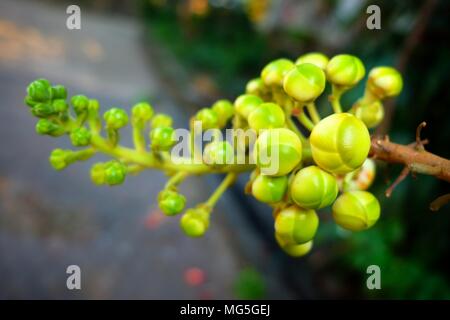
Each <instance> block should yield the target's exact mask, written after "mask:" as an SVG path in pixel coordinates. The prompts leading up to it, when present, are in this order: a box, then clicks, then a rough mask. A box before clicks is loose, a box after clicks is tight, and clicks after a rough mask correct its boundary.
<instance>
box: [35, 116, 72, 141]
mask: <svg viewBox="0 0 450 320" xmlns="http://www.w3.org/2000/svg"><path fill="white" fill-rule="evenodd" d="M36 132H37V133H38V134H46V135H50V136H54V137H57V136H61V135H63V134H64V133H65V132H64V128H63V127H61V126H60V125H58V124H56V123H54V122H52V121H50V120H48V119H40V120H39V121H38V122H37V123H36Z"/></svg>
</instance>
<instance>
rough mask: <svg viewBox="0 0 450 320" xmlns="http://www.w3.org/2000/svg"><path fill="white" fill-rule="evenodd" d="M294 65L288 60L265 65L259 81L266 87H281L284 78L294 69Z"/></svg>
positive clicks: (279, 60)
mask: <svg viewBox="0 0 450 320" xmlns="http://www.w3.org/2000/svg"><path fill="white" fill-rule="evenodd" d="M294 66H295V65H294V63H293V62H292V61H291V60H288V59H278V60H275V61H272V62H270V63H269V64H267V65H266V66H265V67H264V69H263V70H262V72H261V79H262V80H263V82H264V84H265V85H266V86H268V87H271V86H278V87H281V86H282V85H283V78H284V76H285V75H286V74H287V73H288V72H289V71H290V70H291V69H292V68H294Z"/></svg>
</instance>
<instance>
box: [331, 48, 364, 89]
mask: <svg viewBox="0 0 450 320" xmlns="http://www.w3.org/2000/svg"><path fill="white" fill-rule="evenodd" d="M326 74H327V79H328V81H330V82H331V83H333V84H335V85H337V86H341V87H353V86H354V85H356V84H357V83H358V82H359V81H360V80H361V79H362V78H364V75H365V74H366V69H365V68H364V64H363V63H362V61H361V60H360V59H359V58H358V57H355V56H352V55H349V54H340V55H337V56H334V57H333V58H332V59H331V60H330V61H329V62H328V65H327V68H326Z"/></svg>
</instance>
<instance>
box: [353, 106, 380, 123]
mask: <svg viewBox="0 0 450 320" xmlns="http://www.w3.org/2000/svg"><path fill="white" fill-rule="evenodd" d="M355 116H356V117H357V118H358V119H360V120H361V121H362V122H364V124H365V125H366V126H367V128H369V129H370V128H374V127H376V126H378V125H379V124H380V123H381V121H382V120H383V118H384V107H383V105H382V104H381V102H380V101H374V102H372V103H370V104H367V105H362V106H359V107H358V108H357V109H356V112H355Z"/></svg>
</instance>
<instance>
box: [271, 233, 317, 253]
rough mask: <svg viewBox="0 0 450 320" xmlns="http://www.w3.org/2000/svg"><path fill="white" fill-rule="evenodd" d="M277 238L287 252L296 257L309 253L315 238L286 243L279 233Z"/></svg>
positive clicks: (276, 235)
mask: <svg viewBox="0 0 450 320" xmlns="http://www.w3.org/2000/svg"><path fill="white" fill-rule="evenodd" d="M275 239H276V240H277V243H278V245H279V246H280V247H281V249H283V251H284V252H286V253H287V254H288V255H290V256H291V257H294V258H300V257H303V256H304V255H306V254H308V253H309V252H310V251H311V249H312V246H313V240H311V241H308V242H305V243H302V244H286V243H285V242H284V241H283V239H281V238H280V236H279V235H278V234H276V233H275Z"/></svg>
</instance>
